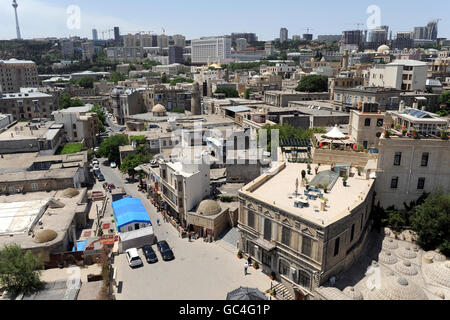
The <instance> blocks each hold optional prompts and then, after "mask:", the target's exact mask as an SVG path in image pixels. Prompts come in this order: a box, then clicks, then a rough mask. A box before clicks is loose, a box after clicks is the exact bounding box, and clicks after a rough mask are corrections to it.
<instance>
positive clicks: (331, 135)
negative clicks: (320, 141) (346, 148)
mask: <svg viewBox="0 0 450 320" xmlns="http://www.w3.org/2000/svg"><path fill="white" fill-rule="evenodd" d="M325 138H328V139H345V138H346V136H345V135H344V134H343V133H342V132H341V130H339V128H338V126H337V125H336V126H335V127H334V128H333V129H332V130H331V131H330V132H328V133H327V134H326V135H325Z"/></svg>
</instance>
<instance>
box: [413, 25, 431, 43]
mask: <svg viewBox="0 0 450 320" xmlns="http://www.w3.org/2000/svg"><path fill="white" fill-rule="evenodd" d="M414 39H417V40H422V39H428V29H427V27H415V28H414Z"/></svg>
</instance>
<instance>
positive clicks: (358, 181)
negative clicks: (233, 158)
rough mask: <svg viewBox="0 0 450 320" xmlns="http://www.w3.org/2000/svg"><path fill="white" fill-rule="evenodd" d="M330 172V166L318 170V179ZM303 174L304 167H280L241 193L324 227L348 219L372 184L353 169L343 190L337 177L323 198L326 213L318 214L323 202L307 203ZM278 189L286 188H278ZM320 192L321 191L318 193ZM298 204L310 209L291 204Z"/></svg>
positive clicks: (311, 176) (311, 177) (292, 164)
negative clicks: (304, 204) (302, 202)
mask: <svg viewBox="0 0 450 320" xmlns="http://www.w3.org/2000/svg"><path fill="white" fill-rule="evenodd" d="M283 167H284V168H283ZM313 169H314V168H313ZM330 169H331V167H330V166H324V165H322V166H320V167H319V172H318V173H319V177H320V175H323V174H327V173H329V172H330V171H329V170H330ZM303 170H305V171H307V164H303V163H286V164H281V165H280V166H279V167H278V168H276V169H274V171H273V172H272V173H268V174H264V175H262V176H260V177H259V178H257V179H256V180H254V181H252V182H251V183H250V184H248V185H246V186H245V187H244V188H243V189H242V190H241V192H242V193H244V194H245V195H248V196H250V197H253V198H255V199H257V200H259V201H262V202H265V203H267V204H269V205H275V206H277V207H278V208H280V209H282V210H284V211H286V212H288V213H290V214H293V215H296V216H298V217H300V218H303V219H306V220H308V221H310V222H312V223H315V224H318V225H321V226H327V225H330V224H332V223H334V222H336V221H337V220H339V219H341V218H343V217H345V216H347V215H348V214H349V213H350V211H351V210H353V209H354V208H355V207H356V206H358V205H359V204H361V203H362V202H363V201H364V200H365V198H366V196H367V194H368V193H369V191H370V189H371V188H372V185H373V183H374V180H366V179H365V178H364V177H362V176H361V177H360V176H358V174H357V173H356V174H355V171H356V170H355V169H353V170H352V171H351V174H350V176H349V178H348V181H347V187H344V186H343V183H342V178H341V177H337V179H336V180H335V182H334V185H333V184H332V183H331V182H332V181H330V183H331V184H330V186H329V188H331V190H330V191H329V192H328V193H327V194H323V196H324V197H326V198H328V200H329V201H328V204H327V208H326V211H318V210H319V209H320V206H321V202H322V201H321V200H320V199H319V198H317V199H316V200H306V198H305V196H304V192H305V191H306V188H305V187H302V186H301V180H302V177H301V172H302V171H303ZM277 171H278V172H277ZM323 172H325V173H323ZM316 177H317V176H316V175H315V174H314V170H312V175H307V176H306V178H307V179H308V180H309V181H312V180H313V179H314V178H316ZM297 179H298V182H299V186H298V196H296V195H295V189H296V180H297ZM317 179H319V178H317ZM317 179H316V180H317ZM279 186H285V187H284V188H280V187H279ZM321 192H323V191H322V190H321ZM302 198H303V199H302ZM300 200H306V201H308V202H309V207H306V208H296V207H295V206H294V203H295V202H296V201H300Z"/></svg>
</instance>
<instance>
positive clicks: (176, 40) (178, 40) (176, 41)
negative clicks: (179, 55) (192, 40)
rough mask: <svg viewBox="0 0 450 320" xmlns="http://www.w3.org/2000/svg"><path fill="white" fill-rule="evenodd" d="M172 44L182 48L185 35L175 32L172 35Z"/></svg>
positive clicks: (184, 42) (184, 43)
mask: <svg viewBox="0 0 450 320" xmlns="http://www.w3.org/2000/svg"><path fill="white" fill-rule="evenodd" d="M173 45H174V46H176V47H181V48H184V47H185V46H186V37H185V36H183V35H181V34H175V35H174V36H173Z"/></svg>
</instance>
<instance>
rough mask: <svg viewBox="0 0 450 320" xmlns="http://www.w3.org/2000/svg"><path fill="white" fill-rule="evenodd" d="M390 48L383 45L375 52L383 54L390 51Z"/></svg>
mask: <svg viewBox="0 0 450 320" xmlns="http://www.w3.org/2000/svg"><path fill="white" fill-rule="evenodd" d="M390 50H391V48H389V47H388V46H387V45H385V44H383V45H381V46H379V47H378V50H377V52H378V53H385V52H386V51H390Z"/></svg>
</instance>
